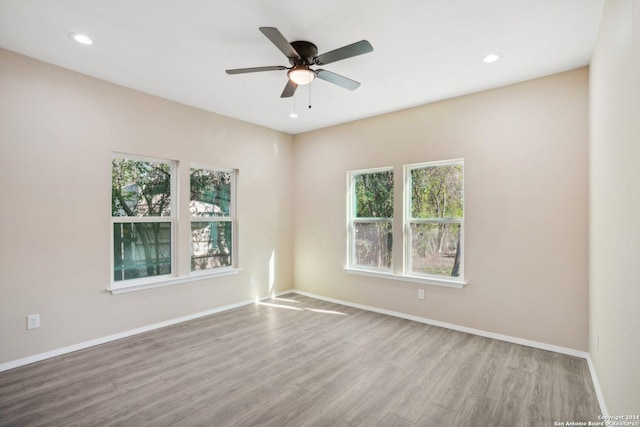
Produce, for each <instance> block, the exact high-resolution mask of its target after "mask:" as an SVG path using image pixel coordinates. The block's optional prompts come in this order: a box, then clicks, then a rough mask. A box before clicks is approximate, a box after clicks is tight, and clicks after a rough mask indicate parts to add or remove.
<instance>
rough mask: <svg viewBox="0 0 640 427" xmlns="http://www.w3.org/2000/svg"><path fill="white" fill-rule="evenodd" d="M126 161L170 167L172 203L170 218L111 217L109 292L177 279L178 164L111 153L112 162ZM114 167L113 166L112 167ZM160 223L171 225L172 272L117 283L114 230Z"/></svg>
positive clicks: (170, 161)
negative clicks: (119, 226) (116, 225)
mask: <svg viewBox="0 0 640 427" xmlns="http://www.w3.org/2000/svg"><path fill="white" fill-rule="evenodd" d="M119 158H122V159H126V160H134V161H140V162H149V163H163V164H168V165H169V167H170V174H171V178H170V180H169V182H170V186H169V197H170V200H171V202H170V203H169V211H170V215H169V216H113V215H111V221H110V225H111V233H110V236H111V238H110V241H111V269H110V276H111V280H110V282H111V284H110V287H109V290H120V289H127V288H135V287H140V286H144V285H148V284H152V283H157V282H162V281H166V280H170V279H172V278H174V277H176V271H177V270H176V260H177V253H176V249H177V243H176V237H177V233H176V228H177V222H178V188H177V187H178V185H177V174H178V162H177V161H175V160H168V159H159V158H155V157H150V156H138V155H132V154H126V153H118V152H114V153H111V161H112V162H113V159H119ZM112 167H113V166H112ZM156 222H157V223H160V222H169V223H170V224H171V233H170V236H171V244H170V246H169V247H170V251H171V256H170V262H171V272H170V273H168V274H159V275H156V276H147V277H141V278H137V279H123V280H118V281H116V280H115V278H114V273H115V253H114V250H115V242H114V238H113V228H114V226H115V224H128V223H156Z"/></svg>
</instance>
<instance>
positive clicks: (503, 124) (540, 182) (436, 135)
mask: <svg viewBox="0 0 640 427" xmlns="http://www.w3.org/2000/svg"><path fill="white" fill-rule="evenodd" d="M425 84H429V82H425ZM587 92H588V70H587V69H586V68H582V69H578V70H574V71H569V72H566V73H562V74H557V75H553V76H549V77H545V78H541V79H537V80H532V81H528V82H524V83H520V84H516V85H512V86H508V87H503V88H499V89H495V90H490V91H486V92H482V93H478V94H474V95H469V96H464V97H460V98H455V99H450V100H446V101H442V102H438V103H434V104H429V105H425V106H421V107H416V108H412V109H408V110H405V111H400V112H397V113H391V114H386V115H383V116H378V117H375V118H371V119H367V120H361V121H357V122H353V123H348V124H345V125H340V126H336V127H332V128H327V129H323V130H319V131H314V132H310V133H307V134H302V135H297V136H296V139H295V146H294V158H295V164H294V167H295V170H294V176H295V199H296V215H295V230H294V239H295V245H294V249H295V273H294V282H295V284H296V287H297V288H299V289H301V290H305V291H309V292H313V293H317V294H321V295H325V296H329V297H333V298H339V299H343V300H347V301H351V302H355V303H359V304H365V305H369V306H374V307H379V308H384V309H388V310H395V311H399V312H402V313H407V314H411V315H417V316H422V317H426V318H430V319H435V320H439V321H444V322H450V323H454V324H457V325H462V326H467V327H471V328H476V329H480V330H485V331H489V332H494V333H500V334H506V335H510V336H514V337H519V338H524V339H529V340H534V341H539V342H543V343H547V344H553V345H558V346H564V347H568V348H572V349H577V350H587V347H588V344H587V340H588V335H587V322H588V278H587V271H588V266H587V260H588V246H587V245H588V238H587V232H588V212H587V209H588V187H587V185H588V156H587V146H588V124H587V120H588V117H587V108H588V93H587ZM380 102H384V100H381V101H380ZM455 158H464V160H465V208H466V210H465V214H466V225H465V227H466V232H465V244H466V249H465V270H466V276H467V279H468V281H469V285H468V286H467V287H465V288H463V289H451V288H444V287H438V286H429V285H418V284H415V283H406V282H399V281H393V280H387V279H378V278H371V277H362V276H355V275H350V274H347V273H346V272H345V271H344V270H343V268H344V266H345V259H346V253H345V252H346V245H345V239H346V230H345V215H346V205H345V204H346V172H347V171H349V170H356V169H363V168H373V167H382V166H393V167H394V168H395V173H396V174H397V175H398V174H401V173H402V165H403V164H409V163H417V162H427V161H434V160H444V159H455ZM396 178H397V179H396V182H398V178H399V177H398V176H397V177H396ZM396 194H397V193H396ZM396 206H399V205H398V204H396ZM397 211H398V209H396V212H397ZM400 230H401V228H396V233H395V234H396V235H399V234H400ZM400 246H401V243H400V240H399V239H396V240H395V247H396V250H399V249H400ZM419 288H424V289H425V295H426V297H425V300H424V301H421V300H418V298H417V289H419Z"/></svg>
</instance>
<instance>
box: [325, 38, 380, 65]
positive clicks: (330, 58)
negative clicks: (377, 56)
mask: <svg viewBox="0 0 640 427" xmlns="http://www.w3.org/2000/svg"><path fill="white" fill-rule="evenodd" d="M369 52H373V46H371V43H369V42H368V41H366V40H360V41H359V42H355V43H353V44H350V45H348V46H344V47H341V48H339V49H335V50H332V51H331V52H327V53H323V54H322V55H320V56H318V57H316V59H315V63H316V64H317V65H325V64H330V63H332V62H336V61H342V60H343V59H347V58H352V57H354V56H358V55H362V54H365V53H369Z"/></svg>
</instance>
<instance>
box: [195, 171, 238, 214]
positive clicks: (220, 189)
mask: <svg viewBox="0 0 640 427" xmlns="http://www.w3.org/2000/svg"><path fill="white" fill-rule="evenodd" d="M189 211H190V212H191V216H199V217H213V216H230V211H231V172H228V171H215V170H210V169H196V168H192V169H191V202H190V203H189Z"/></svg>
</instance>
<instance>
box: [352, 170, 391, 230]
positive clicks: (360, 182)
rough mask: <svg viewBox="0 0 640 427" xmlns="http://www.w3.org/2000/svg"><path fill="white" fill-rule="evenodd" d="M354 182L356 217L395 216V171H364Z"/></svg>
mask: <svg viewBox="0 0 640 427" xmlns="http://www.w3.org/2000/svg"><path fill="white" fill-rule="evenodd" d="M354 184H355V198H356V206H355V209H356V212H355V214H356V217H358V218H392V217H393V171H384V172H374V173H363V174H361V175H357V176H356V177H355V178H354Z"/></svg>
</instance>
